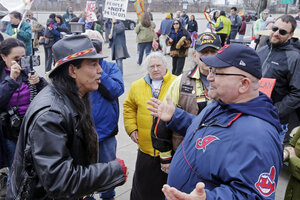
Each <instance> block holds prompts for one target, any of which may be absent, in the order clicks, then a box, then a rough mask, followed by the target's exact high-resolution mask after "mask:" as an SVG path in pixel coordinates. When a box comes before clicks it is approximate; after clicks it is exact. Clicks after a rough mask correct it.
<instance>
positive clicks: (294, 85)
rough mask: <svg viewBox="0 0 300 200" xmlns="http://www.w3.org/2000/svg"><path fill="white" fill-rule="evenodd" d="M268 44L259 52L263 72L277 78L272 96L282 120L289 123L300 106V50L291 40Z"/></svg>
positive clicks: (265, 75) (268, 76) (266, 76)
mask: <svg viewBox="0 0 300 200" xmlns="http://www.w3.org/2000/svg"><path fill="white" fill-rule="evenodd" d="M267 44H268V45H266V46H264V47H262V48H261V49H259V51H258V52H257V54H258V55H259V57H260V60H261V64H262V74H263V77H265V78H275V79H276V83H275V87H274V90H273V92H272V96H271V98H272V100H273V103H274V105H275V106H276V108H277V110H278V114H279V117H280V122H281V123H287V122H288V118H289V115H290V114H291V113H292V112H294V111H295V110H297V109H298V110H299V108H300V78H299V77H300V56H299V52H300V51H299V50H298V49H296V48H295V47H294V46H293V45H292V44H291V43H290V41H288V42H287V43H285V44H281V45H280V46H276V47H271V45H270V43H269V41H267ZM298 114H299V112H298Z"/></svg>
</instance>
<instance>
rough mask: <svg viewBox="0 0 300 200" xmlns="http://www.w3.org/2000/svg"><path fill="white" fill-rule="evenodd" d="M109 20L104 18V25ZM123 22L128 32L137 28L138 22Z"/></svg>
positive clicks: (127, 20) (129, 20)
mask: <svg viewBox="0 0 300 200" xmlns="http://www.w3.org/2000/svg"><path fill="white" fill-rule="evenodd" d="M106 19H107V18H105V17H103V23H104V22H105V21H106ZM120 21H121V22H123V24H124V26H125V29H127V30H133V29H134V28H135V26H136V22H135V21H133V20H131V19H125V20H120Z"/></svg>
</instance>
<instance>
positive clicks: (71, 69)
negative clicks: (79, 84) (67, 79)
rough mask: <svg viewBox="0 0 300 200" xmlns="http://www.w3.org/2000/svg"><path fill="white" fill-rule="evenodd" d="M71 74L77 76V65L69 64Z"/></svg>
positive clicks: (73, 76)
mask: <svg viewBox="0 0 300 200" xmlns="http://www.w3.org/2000/svg"><path fill="white" fill-rule="evenodd" d="M69 75H70V76H71V77H72V78H74V79H76V77H77V67H75V66H74V65H73V64H70V65H69Z"/></svg>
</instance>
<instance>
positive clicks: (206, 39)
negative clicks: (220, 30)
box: [195, 32, 222, 52]
mask: <svg viewBox="0 0 300 200" xmlns="http://www.w3.org/2000/svg"><path fill="white" fill-rule="evenodd" d="M206 47H213V48H215V49H217V50H219V49H220V48H221V47H222V46H221V40H220V37H219V36H218V35H217V34H215V33H211V32H205V33H202V34H200V35H199V36H198V39H197V40H196V41H195V50H196V51H198V52H200V51H202V50H203V49H205V48H206Z"/></svg>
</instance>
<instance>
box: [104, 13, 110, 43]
mask: <svg viewBox="0 0 300 200" xmlns="http://www.w3.org/2000/svg"><path fill="white" fill-rule="evenodd" d="M104 29H105V30H104V31H105V43H109V48H110V42H109V38H108V37H109V34H110V29H111V20H110V19H109V18H107V19H105V22H104Z"/></svg>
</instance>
